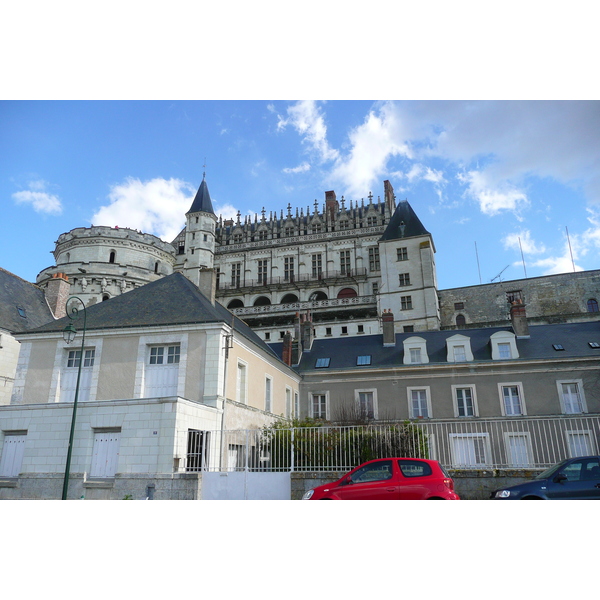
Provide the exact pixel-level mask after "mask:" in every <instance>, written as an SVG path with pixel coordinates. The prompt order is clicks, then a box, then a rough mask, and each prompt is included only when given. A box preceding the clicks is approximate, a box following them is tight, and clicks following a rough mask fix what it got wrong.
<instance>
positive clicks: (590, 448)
mask: <svg viewBox="0 0 600 600" xmlns="http://www.w3.org/2000/svg"><path fill="white" fill-rule="evenodd" d="M573 435H583V436H585V437H586V438H587V448H586V449H585V451H584V452H583V454H575V453H574V452H573V445H572V443H571V440H572V438H573ZM565 439H566V442H567V449H568V450H569V457H570V458H577V457H578V456H588V455H592V454H597V448H596V444H595V443H594V436H593V432H592V431H591V430H590V429H569V430H567V431H565Z"/></svg>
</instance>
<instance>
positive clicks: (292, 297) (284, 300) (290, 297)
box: [281, 294, 298, 304]
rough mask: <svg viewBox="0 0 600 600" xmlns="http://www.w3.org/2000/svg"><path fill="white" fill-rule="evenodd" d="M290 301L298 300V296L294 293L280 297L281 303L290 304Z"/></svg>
mask: <svg viewBox="0 0 600 600" xmlns="http://www.w3.org/2000/svg"><path fill="white" fill-rule="evenodd" d="M292 302H298V296H296V294H286V295H285V296H284V297H283V298H282V299H281V304H291V303H292Z"/></svg>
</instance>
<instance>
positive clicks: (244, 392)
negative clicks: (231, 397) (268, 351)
mask: <svg viewBox="0 0 600 600" xmlns="http://www.w3.org/2000/svg"><path fill="white" fill-rule="evenodd" d="M240 372H243V373H244V378H243V381H242V380H241V379H240ZM242 384H243V385H242ZM235 400H236V402H239V403H240V404H248V363H247V362H246V361H245V360H242V359H241V358H238V361H237V366H236V371H235Z"/></svg>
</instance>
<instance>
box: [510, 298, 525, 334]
mask: <svg viewBox="0 0 600 600" xmlns="http://www.w3.org/2000/svg"><path fill="white" fill-rule="evenodd" d="M510 321H511V323H512V328H513V331H514V332H515V335H516V336H517V338H528V337H529V324H528V323H527V315H526V314H525V304H523V301H522V300H514V301H513V302H511V304H510Z"/></svg>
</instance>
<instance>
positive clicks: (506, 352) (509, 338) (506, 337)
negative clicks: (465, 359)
mask: <svg viewBox="0 0 600 600" xmlns="http://www.w3.org/2000/svg"><path fill="white" fill-rule="evenodd" d="M490 343H491V345H492V360H509V359H513V358H519V351H518V350H517V342H516V337H515V334H514V333H511V332H510V331H498V332H496V333H494V334H493V335H492V336H491V337H490Z"/></svg>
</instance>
